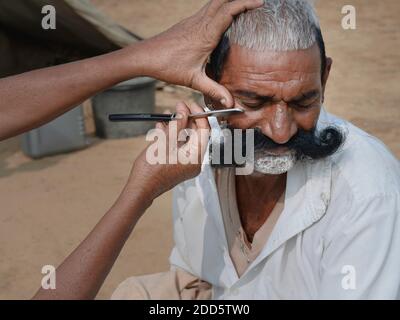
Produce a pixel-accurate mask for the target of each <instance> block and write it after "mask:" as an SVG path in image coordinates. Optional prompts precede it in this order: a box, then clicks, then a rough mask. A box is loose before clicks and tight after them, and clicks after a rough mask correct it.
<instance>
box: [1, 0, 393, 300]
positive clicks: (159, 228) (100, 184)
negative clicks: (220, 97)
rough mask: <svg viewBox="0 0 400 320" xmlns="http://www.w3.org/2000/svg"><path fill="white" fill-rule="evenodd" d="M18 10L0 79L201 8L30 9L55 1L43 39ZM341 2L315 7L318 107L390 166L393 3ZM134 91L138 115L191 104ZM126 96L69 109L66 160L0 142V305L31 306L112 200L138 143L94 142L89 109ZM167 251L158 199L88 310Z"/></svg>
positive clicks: (139, 35) (95, 122) (156, 266)
mask: <svg viewBox="0 0 400 320" xmlns="http://www.w3.org/2000/svg"><path fill="white" fill-rule="evenodd" d="M29 1H30V0H26V1H25V0H18V1H4V0H0V56H1V59H0V60H1V62H0V76H1V77H4V76H7V75H10V74H15V73H19V72H23V71H27V70H31V69H34V68H38V67H44V66H48V65H54V64H58V63H63V62H68V61H73V60H76V59H80V58H84V57H89V56H93V55H97V54H100V53H105V52H109V51H112V50H116V49H118V48H119V47H122V46H125V45H127V44H129V43H133V42H136V41H140V40H141V39H145V38H148V37H151V36H153V35H155V34H157V33H159V32H161V31H163V30H165V29H167V28H168V27H170V26H171V25H173V24H174V23H176V22H178V21H180V20H181V19H183V18H185V17H187V16H189V15H191V14H193V13H194V12H196V11H197V10H198V9H200V7H202V6H203V5H204V4H205V3H206V2H207V1H206V0H92V1H91V2H89V1H86V0H84V1H79V0H66V1H65V2H63V1H61V0H58V1H57V0H53V1H40V0H38V1H37V2H36V4H37V5H38V4H39V5H44V4H47V3H51V2H54V3H55V4H56V5H57V12H58V14H59V15H60V21H59V20H57V32H59V33H57V34H55V35H54V34H51V32H53V31H47V33H45V34H44V36H43V32H41V33H40V34H38V33H37V32H36V31H35V28H34V27H29V23H33V25H35V23H36V21H39V23H40V19H41V17H43V15H41V13H40V11H38V10H36V9H35V7H34V6H32V5H28V6H22V7H21V6H20V5H21V4H22V3H25V4H26V3H28V2H29ZM33 2H35V1H34V0H33ZM33 2H32V3H33ZM350 2H351V3H349V1H347V0H346V1H344V0H319V1H316V6H317V10H318V13H319V16H320V19H321V27H322V32H323V34H324V37H325V42H326V46H327V54H328V56H330V57H332V58H333V61H334V63H333V68H332V71H331V76H330V79H329V81H328V86H327V92H326V102H325V107H326V109H327V110H328V111H329V112H332V113H334V114H336V115H338V116H340V117H343V118H345V119H347V120H349V121H351V122H353V123H354V124H355V125H357V126H359V127H361V128H362V129H364V130H365V131H367V132H369V133H371V134H373V135H375V136H377V137H378V138H379V139H381V140H382V141H383V142H384V143H385V144H386V145H387V146H388V147H389V148H390V149H391V151H392V152H393V153H394V154H395V155H396V156H397V158H400V143H399V135H400V125H399V124H400V107H399V104H400V86H399V83H400V39H399V37H400V19H399V16H400V1H398V0H351V1H350ZM90 4H92V5H94V7H91V6H90ZM347 4H351V5H353V6H354V7H355V8H356V10H357V11H356V12H357V29H356V30H344V29H343V28H342V25H341V20H342V17H343V15H342V13H341V10H342V7H343V6H344V5H347ZM35 10H36V11H35ZM21 12H23V14H21ZM34 12H36V14H37V15H38V16H34ZM57 18H58V17H57ZM38 19H39V20H38ZM54 39H57V40H54ZM10 53H11V54H10ZM177 63H178V62H177ZM126 86H127V87H129V88H134V89H135V88H137V84H132V83H130V84H127V85H126ZM139 87H140V88H139V89H140V90H141V91H140V90H139V91H140V97H139V98H138V99H137V100H138V101H144V100H140V99H145V101H150V103H149V105H148V106H145V107H146V108H149V110H156V111H163V110H166V109H171V110H172V109H173V108H174V106H175V104H176V102H177V101H179V100H190V99H195V98H196V97H198V95H197V94H196V93H194V92H193V91H191V90H188V89H185V88H181V87H176V86H171V85H167V84H165V83H160V82H157V83H153V82H151V81H150V82H148V86H147V87H146V86H139ZM129 88H128V89H126V88H125V87H124V89H123V90H119V89H116V90H114V91H112V92H106V93H105V95H100V97H96V98H95V99H91V100H90V101H87V102H85V103H84V104H83V105H82V106H80V107H79V110H81V111H80V112H81V113H79V114H78V118H79V117H80V118H79V119H80V121H81V122H82V124H83V126H82V130H83V131H82V136H83V137H84V143H83V144H82V145H81V146H80V147H79V148H77V150H75V151H74V152H68V153H61V154H57V155H51V156H50V155H49V156H45V154H43V155H40V156H36V158H37V159H33V158H32V157H31V156H32V154H30V155H31V156H28V155H29V152H31V153H32V145H31V144H32V141H33V140H32V139H33V138H32V137H34V136H35V134H36V135H37V131H35V132H33V133H30V134H29V135H24V136H21V137H17V138H13V139H9V140H7V141H5V142H1V143H0V299H28V298H31V297H32V295H33V294H34V293H35V291H36V290H37V288H38V287H39V286H40V283H41V279H42V277H43V275H42V274H41V269H42V267H43V266H44V265H48V264H50V265H54V266H57V265H58V264H59V263H61V262H62V260H63V259H64V258H65V257H66V256H67V255H68V254H69V253H70V252H71V251H72V250H73V249H74V248H75V247H76V246H77V245H78V244H79V243H80V242H81V241H82V240H83V239H84V238H85V236H86V235H87V234H88V233H89V232H90V230H91V229H92V228H93V226H94V225H95V224H96V223H97V221H98V220H99V219H100V218H101V216H102V215H103V214H104V213H105V212H106V211H107V210H108V209H109V208H110V206H111V205H112V204H113V202H114V201H115V200H116V198H117V196H118V195H119V193H120V191H121V190H122V188H123V186H124V184H125V182H126V179H127V177H128V174H129V172H130V169H131V165H132V163H133V160H134V159H135V157H136V156H137V155H138V154H139V153H140V152H141V150H143V148H144V147H145V145H146V141H145V140H144V136H143V135H141V133H140V132H135V133H132V132H130V133H128V134H126V130H128V129H126V130H125V129H121V130H122V131H119V132H117V133H116V135H117V136H118V135H119V139H105V138H110V137H113V138H115V136H113V134H114V135H115V132H111V131H112V128H111V129H110V128H105V127H104V126H105V124H104V123H103V122H102V119H101V115H97V113H96V108H95V106H94V104H96V103H98V104H99V105H100V106H101V108H104V107H103V104H107V101H108V99H109V97H110V96H112V97H113V95H114V94H115V92H117V95H118V94H121V92H122V94H128V92H130V91H129V90H130V89H129ZM118 97H121V96H120V95H118ZM146 97H148V99H147V98H146ZM129 98H131V96H129V94H128V95H127V96H126V95H125V96H123V97H122V98H117V99H122V100H124V101H127V99H128V101H129ZM96 99H97V100H96ZM122 100H121V101H122ZM145 104H146V103H143V104H141V105H140V106H138V107H137V108H140V107H142V106H144V105H145ZM134 108H135V107H134ZM77 110H78V109H77ZM146 110H147V109H146ZM101 126H103V127H102V129H101V130H99V127H101ZM96 128H97V132H96ZM125 135H127V136H132V135H135V136H134V137H129V138H126V137H125V138H124V136H125ZM99 136H100V137H101V138H100V137H99ZM24 143H25V145H24ZM36 147H37V146H36ZM36 151H37V150H36ZM27 154H28V155H27ZM377 165H379V164H377ZM366 174H368V173H366ZM172 244H173V242H172V221H171V193H167V194H164V195H163V196H162V197H160V198H159V199H157V201H155V202H154V205H153V206H152V207H151V208H150V209H149V210H148V212H147V213H146V214H145V215H144V217H143V218H142V219H141V221H140V222H139V224H138V225H137V227H136V229H135V231H134V232H133V234H132V235H131V237H130V239H129V240H128V242H127V244H126V246H125V247H124V249H123V251H122V253H121V255H120V257H119V259H118V260H117V262H116V264H115V266H114V268H113V269H112V271H111V273H110V275H109V277H108V278H107V280H106V282H105V284H104V286H103V287H102V289H101V291H100V293H99V295H98V299H108V298H109V297H110V295H111V293H112V292H113V290H114V289H115V288H116V287H117V285H118V284H119V283H120V282H122V281H123V280H124V279H126V278H127V277H130V276H133V275H141V274H148V273H155V272H161V271H165V270H167V269H168V268H169V264H168V256H169V253H170V250H171V248H172Z"/></svg>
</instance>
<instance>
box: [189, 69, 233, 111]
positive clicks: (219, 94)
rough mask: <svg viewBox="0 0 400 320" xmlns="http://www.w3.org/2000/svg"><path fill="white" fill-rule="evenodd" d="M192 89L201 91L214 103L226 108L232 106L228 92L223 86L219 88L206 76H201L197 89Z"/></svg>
mask: <svg viewBox="0 0 400 320" xmlns="http://www.w3.org/2000/svg"><path fill="white" fill-rule="evenodd" d="M193 89H196V90H199V91H201V92H202V93H203V94H204V95H206V96H208V97H210V98H211V99H212V100H214V101H219V102H220V103H221V104H222V105H224V106H225V107H226V108H232V107H233V105H234V101H233V97H232V95H231V94H230V92H229V91H228V90H227V89H226V88H225V87H224V86H221V85H220V84H218V83H217V82H215V81H214V80H212V79H210V78H209V77H207V76H203V77H202V78H201V79H200V81H199V82H198V84H197V88H196V87H194V88H193Z"/></svg>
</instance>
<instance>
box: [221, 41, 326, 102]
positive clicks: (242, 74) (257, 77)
mask: <svg viewBox="0 0 400 320" xmlns="http://www.w3.org/2000/svg"><path fill="white" fill-rule="evenodd" d="M320 60H321V58H320V51H319V48H318V46H317V45H316V44H315V45H314V46H312V47H311V48H309V49H306V50H296V51H284V52H277V51H255V50H251V49H248V48H244V47H240V46H238V45H235V44H233V45H232V46H231V48H230V50H229V54H228V57H227V59H226V61H225V64H224V68H223V71H222V76H221V79H220V83H221V84H222V85H224V86H225V87H227V89H228V90H229V91H230V92H232V93H233V94H234V95H235V93H236V92H237V91H246V92H254V93H256V94H257V95H259V96H273V97H274V100H276V101H281V100H283V101H290V100H291V99H293V98H295V97H297V96H299V95H301V94H302V93H306V91H310V90H313V89H315V90H319V91H321V90H322V83H321V61H320Z"/></svg>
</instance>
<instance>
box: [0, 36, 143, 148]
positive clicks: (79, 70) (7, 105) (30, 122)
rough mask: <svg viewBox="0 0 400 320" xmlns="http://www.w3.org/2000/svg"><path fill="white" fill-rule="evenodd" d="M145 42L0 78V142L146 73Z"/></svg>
mask: <svg viewBox="0 0 400 320" xmlns="http://www.w3.org/2000/svg"><path fill="white" fill-rule="evenodd" d="M145 47H146V44H145V43H142V42H140V43H137V44H134V45H132V46H130V47H127V48H125V49H121V50H118V51H115V52H112V53H109V54H106V55H102V56H98V57H94V58H90V59H85V60H81V61H77V62H73V63H69V64H64V65H59V66H55V67H50V68H45V69H40V70H35V71H31V72H27V73H23V74H20V75H16V76H12V77H7V78H3V79H0V97H1V99H0V115H1V117H0V141H1V140H3V139H6V138H9V137H12V136H14V135H17V134H20V133H22V132H25V131H27V130H30V129H33V128H35V127H38V126H40V125H42V124H44V123H46V122H48V121H50V120H53V119H54V118H56V117H57V116H59V115H61V114H63V113H64V112H66V111H68V110H70V109H71V108H73V107H74V106H76V105H78V104H80V103H81V102H83V101H84V100H86V99H88V98H89V97H91V96H93V95H94V94H96V93H98V92H100V91H102V90H104V89H106V88H108V87H111V86H113V85H115V84H117V83H119V82H121V81H124V80H127V79H130V78H134V77H137V76H141V75H145V74H146V69H148V66H149V67H150V64H149V63H148V61H149V53H148V52H146V48H145Z"/></svg>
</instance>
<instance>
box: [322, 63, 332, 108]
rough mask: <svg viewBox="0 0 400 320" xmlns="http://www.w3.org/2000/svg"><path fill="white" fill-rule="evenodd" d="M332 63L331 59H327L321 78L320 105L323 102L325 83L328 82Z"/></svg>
mask: <svg viewBox="0 0 400 320" xmlns="http://www.w3.org/2000/svg"><path fill="white" fill-rule="evenodd" d="M332 63H333V60H332V58H329V57H327V58H326V66H325V70H324V75H323V77H322V103H323V102H324V100H325V88H326V83H327V82H328V78H329V74H330V72H331V68H332Z"/></svg>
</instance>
